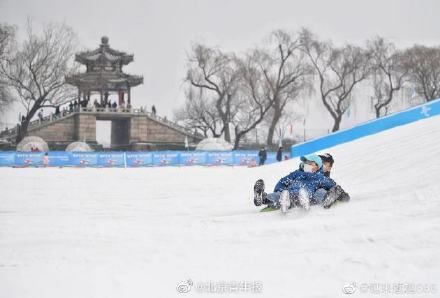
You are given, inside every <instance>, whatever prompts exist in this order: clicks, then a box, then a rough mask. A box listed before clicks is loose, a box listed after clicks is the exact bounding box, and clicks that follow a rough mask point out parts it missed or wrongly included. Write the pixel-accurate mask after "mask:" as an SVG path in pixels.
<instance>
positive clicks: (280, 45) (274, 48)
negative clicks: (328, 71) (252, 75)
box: [254, 30, 313, 145]
mask: <svg viewBox="0 0 440 298" xmlns="http://www.w3.org/2000/svg"><path fill="white" fill-rule="evenodd" d="M270 44H271V48H269V49H267V50H256V54H254V55H255V56H256V57H258V59H257V64H258V66H259V70H260V71H261V73H262V77H263V79H262V82H261V83H262V84H263V88H264V89H265V90H266V92H265V94H266V97H267V98H266V99H267V100H268V101H270V102H272V112H271V120H270V123H269V131H268V134H267V144H268V145H272V143H273V137H274V133H275V128H276V126H277V124H278V122H279V120H280V119H281V117H282V116H283V111H284V109H285V107H286V105H287V104H288V103H289V102H290V101H293V100H295V99H296V98H297V96H298V95H299V94H300V92H301V91H302V90H304V89H305V88H307V87H309V86H310V78H311V77H310V75H311V74H312V71H313V69H312V68H311V67H310V65H309V64H308V63H307V61H306V58H307V57H305V56H304V54H303V52H302V51H301V49H300V46H301V44H300V38H299V36H296V35H294V34H291V33H287V32H284V31H281V30H278V31H275V32H273V33H272V34H271V36H270Z"/></svg>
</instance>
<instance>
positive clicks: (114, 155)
mask: <svg viewBox="0 0 440 298" xmlns="http://www.w3.org/2000/svg"><path fill="white" fill-rule="evenodd" d="M97 165H98V166H99V167H125V153H124V152H99V153H98V158H97Z"/></svg>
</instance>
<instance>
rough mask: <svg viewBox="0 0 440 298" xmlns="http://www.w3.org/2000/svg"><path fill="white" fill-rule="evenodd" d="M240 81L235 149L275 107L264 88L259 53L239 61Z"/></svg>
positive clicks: (253, 53) (236, 103)
mask: <svg viewBox="0 0 440 298" xmlns="http://www.w3.org/2000/svg"><path fill="white" fill-rule="evenodd" d="M237 61H238V64H239V75H240V81H239V85H238V88H237V92H236V93H235V97H236V100H235V101H234V103H235V105H234V109H233V111H235V112H234V114H233V117H232V122H233V125H234V133H235V139H234V149H238V147H239V145H240V140H241V139H242V138H243V137H244V136H246V134H247V133H249V132H250V131H252V130H253V129H255V128H256V127H257V125H258V124H260V123H261V122H262V121H263V119H264V117H265V116H266V115H267V113H268V111H269V110H270V109H271V108H272V106H273V101H271V100H270V99H269V97H268V91H267V89H265V87H264V81H265V78H264V75H263V73H262V72H261V68H260V65H259V63H258V61H259V59H258V52H256V51H253V52H252V53H249V54H247V55H246V56H245V58H243V59H240V60H237Z"/></svg>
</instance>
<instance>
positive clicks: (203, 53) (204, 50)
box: [186, 44, 238, 142]
mask: <svg viewBox="0 0 440 298" xmlns="http://www.w3.org/2000/svg"><path fill="white" fill-rule="evenodd" d="M186 79H187V81H188V82H189V83H190V84H191V85H192V86H194V87H196V88H200V89H205V90H206V91H207V92H206V99H209V98H210V97H209V96H208V93H210V95H211V97H212V99H213V101H214V103H215V108H216V109H217V113H218V115H219V117H220V119H221V121H222V125H223V128H222V131H223V132H224V135H225V140H226V141H228V142H230V141H231V133H230V127H229V124H230V122H231V107H232V100H233V99H234V96H233V94H234V93H235V92H236V88H237V81H238V75H237V71H236V63H235V57H234V55H232V54H226V53H223V52H222V51H220V50H219V49H214V48H209V47H206V46H204V45H200V44H196V45H194V46H193V48H192V54H191V56H190V57H189V63H188V72H187V77H186ZM208 91H209V92H208Z"/></svg>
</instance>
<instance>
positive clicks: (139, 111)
mask: <svg viewBox="0 0 440 298" xmlns="http://www.w3.org/2000/svg"><path fill="white" fill-rule="evenodd" d="M75 113H90V114H96V113H103V114H104V113H105V114H109V113H115V114H116V113H117V114H121V113H127V114H132V115H146V116H148V117H149V118H150V119H153V120H155V121H157V122H159V123H161V124H163V125H166V126H168V127H170V128H173V129H175V130H178V131H180V132H182V133H184V134H187V135H190V136H193V137H194V138H199V139H203V138H204V137H203V135H201V134H198V133H194V132H192V131H191V130H189V129H187V128H186V127H184V126H181V125H179V124H177V123H175V122H172V121H169V120H168V119H167V118H166V117H160V116H158V115H156V114H154V113H152V112H148V111H146V110H145V109H143V108H123V107H118V108H108V107H106V108H97V107H85V108H84V107H79V108H78V107H77V108H74V109H72V110H63V111H61V112H60V113H59V114H53V113H52V114H50V115H48V116H45V117H43V118H41V119H37V120H33V121H31V122H30V123H29V126H28V130H31V129H33V128H37V127H40V126H43V125H47V124H50V123H52V122H55V121H59V120H61V119H64V118H66V117H68V116H70V115H72V114H75ZM17 132H18V124H17V126H16V127H14V128H10V129H7V130H4V131H2V132H0V137H2V138H11V137H14V136H16V135H17Z"/></svg>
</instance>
